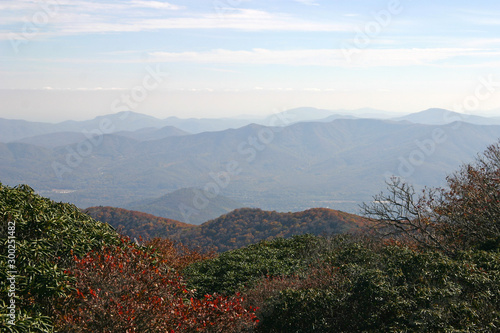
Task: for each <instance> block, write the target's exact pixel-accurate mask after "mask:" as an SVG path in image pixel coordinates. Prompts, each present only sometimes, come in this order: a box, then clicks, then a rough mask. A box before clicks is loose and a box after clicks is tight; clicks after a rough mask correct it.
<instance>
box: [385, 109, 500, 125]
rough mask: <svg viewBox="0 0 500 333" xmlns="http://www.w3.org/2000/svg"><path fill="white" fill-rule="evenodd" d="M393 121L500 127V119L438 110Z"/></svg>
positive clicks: (425, 111) (418, 113)
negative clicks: (458, 122)
mask: <svg viewBox="0 0 500 333" xmlns="http://www.w3.org/2000/svg"><path fill="white" fill-rule="evenodd" d="M393 120H399V121H409V122H412V123H416V124H425V125H445V124H450V123H453V122H455V121H462V122H467V123H471V124H475V125H500V119H498V118H488V117H481V116H476V115H468V114H462V113H458V112H454V111H449V110H445V109H437V108H434V109H428V110H424V111H420V112H416V113H412V114H409V115H406V116H403V117H397V118H394V119H393Z"/></svg>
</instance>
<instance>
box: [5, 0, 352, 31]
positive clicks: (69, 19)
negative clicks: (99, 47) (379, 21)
mask: <svg viewBox="0 0 500 333" xmlns="http://www.w3.org/2000/svg"><path fill="white" fill-rule="evenodd" d="M54 1H56V0H54ZM56 3H57V5H55V6H57V7H54V11H55V12H56V15H54V17H53V18H52V19H51V21H50V22H49V24H50V31H48V33H49V34H50V35H55V36H58V35H75V34H89V33H90V34H92V33H116V32H141V31H159V30H168V29H232V30H240V31H241V30H243V31H350V30H351V29H352V27H351V26H349V25H346V24H339V23H335V22H317V21H314V20H306V19H302V18H298V17H296V16H293V15H291V14H288V13H274V12H268V11H265V10H257V9H247V8H228V9H227V10H225V12H224V15H220V13H216V12H215V11H213V12H201V13H199V12H192V11H187V10H183V9H185V8H184V7H182V6H177V5H173V4H170V3H168V2H160V1H145V0H130V1H124V2H113V3H109V2H95V1H85V0H75V1H69V0H57V2H56ZM2 9H4V11H3V12H1V13H0V27H2V26H4V27H6V25H7V24H9V28H12V27H13V26H16V25H17V28H16V29H15V30H19V31H13V32H18V33H20V32H21V31H22V29H23V24H25V23H26V20H27V19H26V18H27V17H29V15H28V14H31V15H32V14H33V13H34V12H36V11H40V10H43V9H42V8H41V7H40V4H39V3H38V2H34V1H31V0H21V1H20V2H19V3H17V1H15V2H13V1H6V2H5V3H0V11H1V10H2ZM138 9H142V10H138ZM164 11H165V12H164ZM20 13H22V14H23V15H20ZM6 31H7V30H6V28H4V29H1V30H0V32H4V33H3V34H2V35H0V37H4V39H5V35H6V34H5V32H6Z"/></svg>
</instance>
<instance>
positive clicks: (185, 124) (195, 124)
mask: <svg viewBox="0 0 500 333" xmlns="http://www.w3.org/2000/svg"><path fill="white" fill-rule="evenodd" d="M253 121H254V120H248V119H233V118H218V119H213V118H188V119H182V118H178V117H169V118H166V119H164V120H163V123H164V124H165V125H168V126H174V127H177V128H179V129H181V130H183V131H186V132H189V133H194V134H196V133H202V132H216V131H223V130H226V129H228V128H239V127H242V126H245V125H248V124H249V123H251V122H253Z"/></svg>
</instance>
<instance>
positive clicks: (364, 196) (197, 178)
mask: <svg viewBox="0 0 500 333" xmlns="http://www.w3.org/2000/svg"><path fill="white" fill-rule="evenodd" d="M295 112H298V113H299V114H300V113H301V112H307V110H302V111H300V110H299V111H295ZM324 115H325V114H324V111H320V112H319V113H318V114H317V116H324ZM443 115H445V113H444V112H443V111H442V110H428V111H425V112H424V113H423V114H421V115H420V121H423V120H422V119H423V118H425V119H427V121H431V120H432V121H436V119H439V118H440V117H443ZM424 116H426V117H424ZM452 116H453V114H452ZM117 117H119V115H117ZM128 117H131V118H134V117H136V118H140V116H138V115H137V114H131V115H129V116H128ZM276 117H277V118H275V120H276V119H278V120H279V117H280V116H279V115H278V116H276ZM284 117H286V115H285V116H284ZM415 117H416V116H415ZM422 117H423V118H422ZM147 119H149V118H147V117H146V120H147ZM425 119H424V120H425ZM450 119H451V118H450ZM492 119H493V118H492ZM101 120H102V119H101ZM410 120H411V119H410ZM139 122H140V121H139V119H138V120H137V123H139ZM274 123H275V124H276V125H281V126H274V127H270V126H263V125H257V124H250V125H247V126H244V127H240V128H237V129H227V130H223V131H215V132H203V133H198V134H187V133H185V132H183V131H182V130H178V129H175V128H160V129H155V128H151V127H146V128H144V129H141V130H135V131H133V132H132V131H126V132H124V131H125V130H121V131H118V132H116V133H113V134H106V135H100V134H96V133H93V134H92V135H88V133H83V134H84V136H85V140H83V141H79V142H74V141H76V140H78V137H76V136H75V135H74V132H72V133H73V134H68V133H66V134H52V136H43V137H39V138H38V140H35V141H36V142H34V141H31V142H30V140H28V139H23V140H25V142H12V143H0V181H1V182H3V183H5V184H7V185H17V184H20V183H27V184H30V185H31V186H33V187H34V188H35V189H36V190H37V191H39V193H41V194H43V195H45V196H49V197H51V198H52V199H55V200H58V201H66V202H72V203H75V204H76V205H78V206H79V207H82V208H84V207H89V206H96V205H105V206H115V207H122V208H133V209H136V210H137V209H140V210H144V211H146V212H149V213H154V214H158V215H162V216H164V217H170V218H175V219H181V217H182V216H189V217H190V219H189V220H186V219H182V220H183V221H186V222H187V221H189V222H192V223H201V222H203V220H206V219H207V218H210V217H214V216H217V215H220V214H222V213H224V212H227V211H229V210H231V209H234V208H239V207H259V208H262V209H267V210H274V209H276V210H280V211H301V210H304V209H307V208H311V207H330V208H335V209H340V210H345V211H348V212H357V211H358V205H359V204H360V203H361V202H363V201H369V200H370V199H371V197H372V195H374V194H376V193H378V192H380V191H381V190H383V189H384V188H385V184H384V182H385V180H387V179H388V178H389V177H390V175H396V176H401V177H404V178H405V179H407V180H408V181H410V182H412V183H414V184H415V185H416V186H417V187H422V186H424V185H428V186H435V185H441V184H443V183H444V179H445V176H446V175H447V174H449V173H451V172H453V171H454V170H455V169H456V168H457V167H458V166H459V165H460V164H461V163H463V162H468V161H470V160H471V159H472V158H473V157H474V156H475V154H477V153H479V152H481V151H482V150H484V149H485V148H486V147H487V146H488V145H489V144H491V143H494V142H496V141H497V140H498V138H499V137H500V126H497V125H474V124H470V123H465V122H452V123H448V124H442V125H424V124H416V123H412V122H410V121H409V120H408V119H399V120H398V121H394V120H379V119H357V118H356V119H336V120H333V121H325V122H318V121H316V122H314V121H311V122H305V121H303V122H297V123H293V124H292V125H288V126H285V125H286V122H285V121H282V122H280V121H274ZM145 125H147V126H149V125H151V124H150V123H148V121H145ZM100 126H101V127H102V128H103V129H106V128H108V127H109V126H110V125H109V124H107V123H106V122H105V123H104V124H101V125H100ZM117 128H119V127H118V126H117ZM59 135H61V136H62V137H64V136H65V135H66V136H67V137H68V140H70V139H72V140H73V143H71V142H70V143H67V142H65V141H64V140H66V139H65V138H61V137H58V136H59ZM158 137H159V139H156V138H158ZM79 138H80V139H81V137H79ZM70 141H71V140H70ZM27 142H30V143H27ZM183 188H198V189H200V190H201V191H199V192H197V193H198V195H197V196H196V198H195V197H193V199H188V200H187V203H186V204H183V205H180V203H179V202H178V201H175V200H172V201H171V202H174V204H173V205H171V204H169V203H167V202H162V201H161V200H158V199H151V198H160V197H162V196H166V195H167V196H166V197H164V199H165V198H167V199H168V198H170V199H172V197H175V196H177V195H178V194H179V193H177V194H175V195H172V193H173V192H174V191H176V190H178V189H183ZM181 197H182V195H181ZM224 197H225V198H224ZM228 198H231V199H228ZM220 199H223V200H222V201H221V202H219V200H220ZM143 200H150V201H149V202H148V201H143ZM176 200H177V199H176ZM228 200H232V203H231V204H228ZM141 201H142V202H141ZM132 202H133V203H134V204H131V203H132ZM176 207H177V212H175V210H176ZM180 207H181V208H182V209H181V208H180ZM160 208H161V209H160ZM200 208H201V209H200ZM201 211H207V212H210V211H211V212H212V213H211V215H205V213H203V214H200V212H201ZM197 214H198V215H197ZM202 216H203V217H202ZM207 216H208V217H207Z"/></svg>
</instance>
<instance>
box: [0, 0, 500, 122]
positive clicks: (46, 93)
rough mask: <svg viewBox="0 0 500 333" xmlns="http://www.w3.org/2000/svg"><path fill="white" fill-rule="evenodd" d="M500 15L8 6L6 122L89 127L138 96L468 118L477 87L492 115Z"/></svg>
mask: <svg viewBox="0 0 500 333" xmlns="http://www.w3.org/2000/svg"><path fill="white" fill-rule="evenodd" d="M499 17H500V3H499V2H498V1H476V2H472V1H461V0H458V1H457V0H455V1H427V0H421V1H416V0H389V1H387V0H386V1H378V0H370V1H368V0H350V1H341V0H328V1H327V0H288V1H284V0H267V1H261V0H204V1H201V0H171V1H160V0H157V1H149V0H123V1H112V0H106V1H98V0H94V1H88V0H4V1H1V2H0V59H1V62H0V117H5V118H21V119H32V120H42V121H43V120H44V121H62V120H66V119H89V118H93V117H95V116H97V115H102V114H109V113H113V112H115V111H117V110H121V109H123V105H124V102H123V98H124V97H123V96H126V95H129V97H130V95H131V94H132V93H135V95H133V96H135V97H132V100H133V103H128V104H127V103H125V104H126V105H127V106H128V108H129V109H132V110H133V111H136V112H141V113H146V114H151V115H153V116H156V117H160V118H165V117H168V116H180V117H220V116H236V115H240V114H254V115H264V114H269V113H272V112H279V111H283V110H285V109H288V108H293V107H299V106H313V107H318V108H327V109H332V110H337V109H339V110H340V109H348V110H349V109H358V108H364V107H370V108H376V109H381V110H387V111H394V112H415V111H420V110H423V109H426V108H430V107H442V108H447V109H454V110H457V111H462V110H460V109H461V107H460V106H461V105H463V103H464V101H467V100H468V98H469V100H470V96H471V95H474V94H475V91H476V90H477V87H478V85H480V84H481V82H483V81H484V80H489V82H493V84H492V86H494V88H495V89H494V91H491V94H488V96H487V98H486V97H482V98H480V99H479V102H480V103H479V104H478V105H474V108H469V109H467V110H465V111H467V112H469V113H473V112H477V113H485V112H488V111H489V112H490V113H491V112H493V111H492V110H500V87H497V86H496V85H495V84H494V83H495V82H500V60H499V59H500V58H499V56H500V19H499ZM152 71H153V72H157V73H160V74H157V75H159V76H158V77H160V80H157V81H151V80H150V79H152V78H149V76H151V72H152ZM158 77H157V78H158ZM145 80H146V85H147V87H144V82H145ZM156 83H158V84H156ZM498 85H499V86H500V83H499V84H498ZM153 86H154V87H153ZM146 88H148V89H146ZM490 88H491V87H490ZM134 89H135V92H134ZM141 89H142V90H141ZM497 89H498V90H499V91H498V92H497V91H496V90H497ZM483 95H484V94H483ZM483 95H481V96H483ZM134 98H135V99H134ZM117 100H118V101H120V102H119V103H117ZM117 105H120V107H117Z"/></svg>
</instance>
